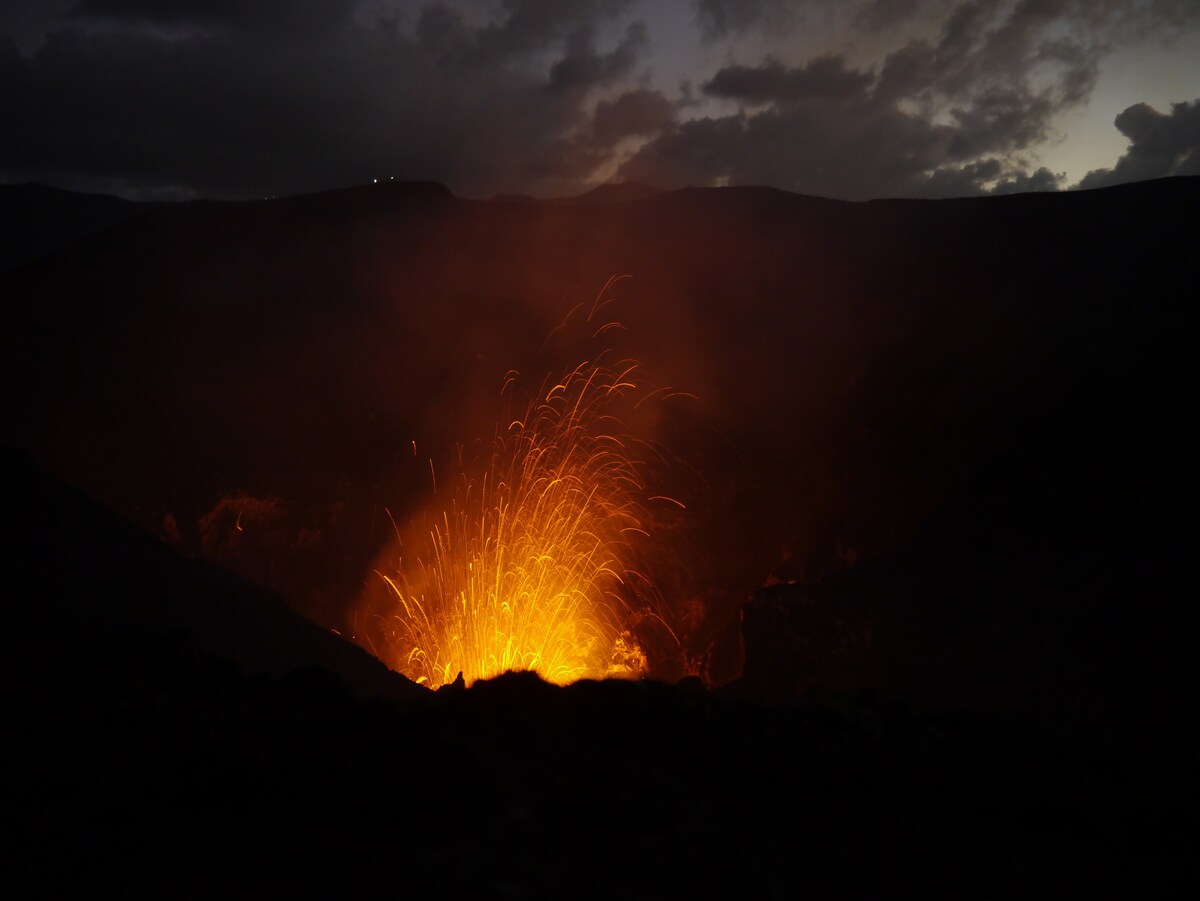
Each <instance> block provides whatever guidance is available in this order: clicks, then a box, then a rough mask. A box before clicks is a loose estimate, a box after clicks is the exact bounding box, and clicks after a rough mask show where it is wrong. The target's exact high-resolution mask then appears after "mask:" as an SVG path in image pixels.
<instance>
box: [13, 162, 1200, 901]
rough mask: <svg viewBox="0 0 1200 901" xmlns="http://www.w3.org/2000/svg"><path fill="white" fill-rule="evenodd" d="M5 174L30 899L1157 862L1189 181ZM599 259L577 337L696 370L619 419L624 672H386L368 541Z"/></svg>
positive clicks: (468, 438)
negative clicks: (169, 200) (665, 500)
mask: <svg viewBox="0 0 1200 901" xmlns="http://www.w3.org/2000/svg"><path fill="white" fill-rule="evenodd" d="M17 191H20V192H21V193H20V195H19V197H17V194H16V193H14V192H17ZM6 194H7V195H8V198H7V199H6V198H5V197H4V195H6ZM13 198H16V199H15V200H14V201H13V202H7V200H8V199H13ZM39 198H43V199H41V200H39ZM0 200H5V201H6V202H3V203H0V214H2V215H3V216H4V217H5V220H6V221H5V223H4V225H5V232H6V233H17V232H23V233H24V234H25V235H26V237H25V239H24V241H23V243H22V245H21V246H20V247H19V248H17V250H14V252H13V253H12V254H11V255H9V256H6V257H5V260H6V264H7V268H6V269H5V270H4V271H3V272H0V317H2V319H0V329H2V330H3V334H4V336H5V340H4V344H3V353H2V358H0V367H2V369H3V376H4V378H3V383H4V385H5V386H6V389H7V390H6V391H5V392H4V394H3V395H2V396H0V405H2V409H3V429H4V431H3V440H4V442H5V450H4V456H3V467H2V468H3V478H4V484H5V497H6V504H5V510H4V516H5V532H6V533H7V534H9V535H12V536H15V537H14V538H13V539H11V540H10V541H9V542H8V543H7V545H6V551H5V568H6V574H7V576H8V578H7V580H6V582H7V584H8V585H9V589H10V590H9V592H8V598H7V607H6V612H7V613H8V622H9V636H10V653H9V654H8V655H6V658H7V659H6V664H5V666H6V671H5V675H6V678H5V684H6V689H7V690H6V704H5V709H4V712H5V729H6V735H7V738H6V744H7V748H8V752H9V754H10V755H11V762H10V766H8V767H7V768H6V772H7V773H8V774H9V775H8V776H7V777H6V796H7V798H8V803H6V805H5V814H4V816H5V819H6V825H7V826H8V827H9V829H8V832H9V833H10V834H19V835H21V836H22V838H21V839H20V840H19V841H17V842H15V843H13V844H10V845H9V846H8V847H7V848H6V851H5V853H6V855H8V856H9V860H8V861H7V864H8V865H7V867H6V872H7V873H8V874H9V876H8V877H7V878H8V879H9V880H10V881H11V884H12V885H13V886H14V887H15V888H17V889H18V890H21V891H23V892H24V893H28V892H32V891H37V890H42V891H50V892H51V893H53V891H54V889H55V888H59V887H62V885H63V883H64V882H67V881H75V880H82V881H86V882H87V883H88V884H91V885H98V884H104V883H113V884H120V883H122V882H123V881H125V882H126V884H127V880H129V879H131V878H137V879H141V878H143V877H147V876H149V875H151V874H152V875H153V876H154V878H155V879H158V878H168V879H179V878H181V877H180V876H179V874H180V873H183V872H195V871H196V870H198V869H199V870H203V871H204V872H207V873H209V874H211V875H213V876H214V877H215V878H217V879H218V880H220V879H227V878H231V877H232V875H233V874H235V873H238V872H240V871H241V870H242V869H244V868H247V867H248V868H250V869H252V870H253V871H254V872H258V873H266V872H271V873H272V874H274V877H273V879H274V881H273V882H272V885H274V886H287V885H303V884H306V873H307V872H308V869H306V868H312V869H313V870H316V869H321V870H324V871H325V874H326V875H329V876H330V877H331V878H337V879H344V880H351V879H352V878H354V879H356V878H362V879H363V880H364V881H368V882H370V883H371V884H373V885H383V884H388V883H387V880H388V879H389V878H390V879H391V880H392V881H393V883H395V884H403V885H405V886H406V887H408V888H409V889H411V890H418V889H431V890H441V891H445V890H447V889H451V890H459V891H475V892H479V891H487V892H489V893H491V894H501V893H508V894H517V895H528V894H539V893H546V892H552V891H559V892H561V891H562V890H563V888H562V887H563V886H572V885H574V886H578V887H580V888H579V891H570V892H569V893H571V894H581V895H587V894H600V893H603V894H606V895H612V894H614V893H616V894H620V893H631V892H635V890H636V891H637V892H641V893H642V894H646V895H647V896H651V897H656V896H659V895H663V896H666V895H677V894H682V893H684V892H703V891H704V890H705V889H706V888H708V887H711V886H712V885H715V884H718V881H719V882H720V883H721V884H725V883H728V884H730V885H731V886H737V887H740V888H741V889H742V890H743V891H749V892H751V893H754V894H767V893H774V894H792V893H795V892H799V891H803V890H805V889H809V890H811V889H817V890H828V889H832V888H840V889H844V890H847V891H855V890H862V891H866V890H877V889H878V888H881V887H884V886H887V887H892V886H896V885H906V886H914V887H915V886H917V885H925V884H931V883H936V884H939V885H944V886H947V887H952V888H957V889H965V888H967V887H970V886H978V885H979V884H980V880H981V879H984V880H985V884H987V885H989V886H996V887H998V888H1000V889H1014V888H1016V887H1018V886H1025V885H1027V884H1028V883H1029V882H1030V881H1032V880H1038V881H1039V882H1045V881H1046V880H1050V881H1053V882H1055V883H1056V884H1062V885H1064V886H1066V885H1070V886H1072V887H1073V888H1076V889H1078V888H1079V887H1080V886H1083V885H1100V884H1104V885H1106V886H1107V885H1111V884H1113V881H1114V880H1122V881H1124V882H1126V883H1128V884H1130V885H1131V886H1136V887H1140V888H1145V886H1146V883H1147V881H1151V880H1154V879H1160V878H1161V879H1162V880H1164V884H1166V882H1167V881H1169V880H1170V879H1172V878H1174V877H1178V876H1181V875H1183V873H1184V868H1185V862H1186V854H1185V853H1184V852H1185V848H1186V843H1187V837H1188V836H1189V835H1190V834H1191V830H1192V829H1194V823H1193V822H1192V820H1193V819H1194V816H1193V814H1192V813H1191V811H1194V809H1195V804H1194V800H1195V788H1196V786H1195V779H1194V775H1191V773H1190V763H1191V762H1192V761H1194V755H1195V752H1196V750H1197V749H1196V746H1195V743H1194V739H1193V738H1191V735H1190V729H1189V728H1188V725H1189V724H1187V723H1185V722H1181V719H1183V718H1182V717H1181V715H1180V711H1181V710H1186V709H1187V697H1188V693H1187V690H1186V689H1185V688H1184V686H1186V685H1187V684H1189V683H1188V679H1187V668H1188V666H1187V661H1188V648H1187V647H1186V644H1187V642H1186V640H1185V637H1184V632H1183V630H1182V628H1181V623H1182V622H1183V621H1184V616H1185V610H1184V608H1183V603H1182V601H1181V600H1179V596H1178V590H1179V589H1178V586H1179V585H1181V584H1186V575H1187V568H1185V562H1186V558H1185V556H1184V551H1183V548H1182V544H1183V543H1182V539H1181V538H1180V537H1179V536H1178V534H1177V532H1176V529H1177V527H1176V526H1175V525H1174V524H1175V522H1177V514H1176V507H1177V505H1178V503H1179V497H1180V492H1181V486H1182V485H1183V484H1184V477H1185V472H1186V471H1187V470H1186V469H1185V465H1186V464H1190V461H1191V459H1192V456H1193V455H1192V453H1191V444H1190V441H1189V439H1188V437H1187V436H1188V435H1189V433H1190V430H1188V429H1187V428H1186V423H1185V417H1184V416H1183V415H1182V413H1183V411H1184V410H1185V409H1186V407H1185V406H1184V403H1185V386H1186V385H1187V384H1188V383H1189V381H1190V380H1189V379H1188V376H1187V371H1188V370H1189V369H1190V366H1189V361H1190V359H1191V356H1192V355H1191V351H1190V347H1189V344H1190V340H1189V339H1190V336H1189V334H1188V331H1187V330H1186V328H1184V327H1183V323H1184V318H1183V317H1184V311H1185V309H1186V305H1187V301H1188V299H1190V297H1191V296H1192V294H1193V293H1194V286H1195V284H1196V282H1197V275H1198V273H1197V263H1196V261H1195V255H1194V253H1193V252H1192V248H1191V246H1190V242H1191V232H1192V229H1191V228H1190V218H1191V215H1192V210H1194V209H1195V208H1196V205H1197V202H1198V201H1200V179H1197V178H1173V179H1165V180H1161V181H1157V182H1145V183H1141V184H1137V185H1127V186H1122V187H1118V188H1109V189H1104V190H1099V191H1088V192H1071V193H1062V194H1037V195H1032V194H1031V195H1013V196H1008V197H996V198H976V199H967V200H951V201H872V202H869V203H844V202H837V201H828V200H822V199H818V198H810V197H803V196H797V195H792V194H788V193H786V192H781V191H776V190H771V189H755V188H721V189H685V190H681V191H673V192H653V191H648V190H646V191H643V190H640V189H639V190H634V191H623V192H605V193H604V194H603V195H601V196H599V197H592V198H587V197H585V198H583V199H581V200H580V202H576V203H549V202H537V201H530V200H528V199H514V198H496V199H494V200H491V201H473V200H464V199H461V198H457V197H454V196H453V195H452V194H451V193H450V192H449V191H447V190H446V189H444V188H442V187H441V186H438V185H431V184H405V183H390V182H389V183H386V184H378V185H368V186H363V187H360V188H353V189H347V190H341V191H333V192H327V193H322V194H315V195H307V196H302V197H293V198H285V199H280V200H270V201H262V202H215V201H196V202H189V203H179V204H155V205H145V206H140V205H124V204H121V203H120V202H116V201H114V202H113V203H107V202H105V201H98V200H97V199H96V198H94V197H83V196H77V195H70V194H68V193H61V192H55V193H53V194H52V195H51V194H48V193H47V194H42V193H39V192H38V191H30V189H28V188H21V189H17V188H11V187H5V188H0ZM18 201H19V202H18ZM30 204H33V206H34V207H38V209H40V210H41V212H40V213H38V214H36V215H35V214H34V213H33V212H31V209H32V208H31V206H30ZM614 273H622V274H627V275H628V276H629V278H626V279H623V280H621V281H620V282H618V283H616V284H614V285H613V286H611V287H612V290H611V291H610V293H609V295H606V297H605V299H606V301H607V300H611V301H612V304H613V306H612V310H613V311H614V316H615V317H618V318H619V323H620V325H621V328H620V329H615V328H614V329H612V330H610V331H608V332H605V333H604V335H603V337H604V339H605V340H606V341H608V342H609V343H610V344H614V345H616V347H615V350H616V352H617V354H619V358H621V359H626V358H628V359H635V360H637V361H639V362H640V364H641V365H643V366H644V367H645V368H646V369H647V370H648V371H652V372H653V373H654V378H655V379H656V384H661V385H663V386H671V388H672V390H673V391H678V392H679V393H680V397H681V398H683V399H682V400H681V401H679V402H676V403H672V404H669V405H657V404H647V405H645V406H642V407H639V408H638V410H637V412H636V415H635V416H630V417H628V421H627V422H625V423H624V424H625V425H627V426H629V427H630V428H631V429H633V430H634V431H635V432H636V434H637V438H638V440H639V441H644V442H645V445H646V446H647V447H654V448H661V449H663V451H662V460H664V461H666V462H667V463H669V465H667V466H665V467H664V472H665V473H666V475H665V476H663V478H664V479H666V481H667V482H668V483H669V484H666V485H665V486H664V487H662V489H661V493H662V495H663V496H666V495H669V496H670V497H671V498H672V499H673V500H677V501H678V504H677V505H676V504H670V505H667V506H668V508H669V509H668V511H667V513H664V514H663V516H662V519H661V521H658V522H656V523H655V524H654V526H655V528H654V532H655V535H656V538H657V542H656V544H655V548H657V549H658V550H656V552H655V554H656V556H655V559H654V560H652V561H650V563H649V564H648V566H646V567H644V569H645V572H646V573H648V574H650V575H652V576H653V579H652V581H653V583H654V588H655V605H656V606H655V607H654V608H653V609H654V610H655V612H656V616H657V617H658V619H655V620H654V623H653V628H651V627H650V626H647V625H645V622H649V619H646V620H645V622H644V623H643V625H642V626H638V627H636V628H633V631H634V632H636V631H637V628H641V629H642V631H641V632H640V633H638V634H637V635H636V638H637V640H638V642H639V643H640V645H641V646H642V647H643V648H644V649H645V651H646V654H647V657H648V659H647V663H646V665H645V671H644V675H645V676H646V677H647V678H644V679H642V680H640V681H627V682H605V681H598V682H596V681H587V680H584V681H581V682H578V683H576V684H573V685H568V686H566V687H557V686H552V685H548V684H546V683H545V682H543V681H542V680H541V679H539V678H538V676H537V675H535V674H533V673H529V672H525V673H513V674H509V675H504V676H499V677H497V678H493V679H487V678H485V679H482V680H481V681H479V682H477V683H476V684H475V685H473V686H472V687H471V688H465V687H462V686H461V683H457V684H456V683H454V681H453V680H452V679H451V678H450V676H451V675H452V674H451V673H450V672H449V671H448V670H447V668H449V669H454V668H455V666H454V663H453V662H452V661H449V662H446V663H445V664H444V665H442V667H441V670H442V672H443V674H444V676H445V678H443V679H440V680H439V681H442V682H445V683H447V684H446V686H445V687H444V688H443V689H442V690H441V691H438V692H436V693H435V692H432V691H429V690H427V689H425V688H422V687H419V686H417V685H415V684H413V683H412V682H410V681H408V680H407V679H406V678H404V676H402V675H400V674H399V673H396V672H390V671H389V670H388V669H386V668H385V667H384V665H383V664H382V663H380V662H379V661H378V660H376V659H375V658H374V657H373V656H371V654H369V653H368V651H371V650H372V646H371V636H372V635H373V634H377V631H373V630H375V626H376V624H375V621H373V620H372V619H371V618H370V617H371V616H374V615H376V614H375V612H374V611H376V610H377V607H375V606H373V604H374V601H375V600H377V599H378V597H379V596H383V597H384V598H386V597H387V594H388V592H389V591H391V587H390V586H389V585H388V583H387V581H386V580H385V579H383V578H382V577H380V576H379V575H378V573H377V570H379V569H380V561H381V560H387V561H392V560H395V559H397V558H399V557H401V556H403V555H405V554H407V551H406V550H405V549H404V547H403V546H402V545H399V544H397V540H398V535H399V532H401V531H403V530H401V529H399V528H398V526H397V523H405V522H419V521H420V520H419V516H420V513H421V511H423V510H428V509H438V508H437V506H436V504H435V505H433V506H432V507H431V503H432V502H433V501H435V500H437V498H436V497H435V496H434V495H435V487H434V484H433V479H432V478H431V474H432V473H434V472H436V473H438V474H441V476H442V481H443V485H444V484H445V481H446V478H447V476H446V473H447V472H451V471H453V464H454V463H456V462H457V461H461V460H464V459H465V460H468V461H469V460H470V459H472V457H473V456H476V457H478V456H482V457H485V458H486V457H487V455H488V453H489V452H490V449H491V448H493V447H494V445H493V444H492V442H493V439H494V437H495V436H496V434H497V429H498V425H497V424H498V423H502V425H503V426H507V425H508V423H507V422H503V420H504V419H505V413H506V412H507V411H506V409H505V408H504V407H503V404H502V403H501V402H498V400H497V394H498V390H497V389H498V387H499V386H500V385H501V384H503V383H504V380H505V377H506V374H507V373H509V372H510V371H516V372H518V373H522V374H526V375H527V376H528V377H531V378H533V379H534V380H535V382H536V380H537V379H540V378H541V377H542V376H543V375H544V374H546V373H561V372H570V371H571V367H572V366H575V365H576V364H577V363H578V362H579V360H581V359H590V358H593V357H594V356H595V351H594V346H593V344H592V342H593V341H594V338H595V334H594V330H592V331H591V332H589V333H588V334H585V335H583V336H582V337H576V336H572V335H571V334H568V333H566V332H563V331H561V330H557V329H558V326H560V325H561V324H562V323H563V321H564V317H566V316H567V315H568V314H569V312H570V311H571V310H572V309H574V308H576V307H578V306H579V305H580V304H583V305H585V306H586V305H588V304H592V303H594V301H595V299H596V295H597V291H599V290H600V289H601V288H602V286H604V285H605V284H606V283H608V282H609V279H610V278H611V276H612V275H613V274H614ZM614 321H616V320H614ZM550 387H551V388H553V385H551V386H550ZM656 490H658V489H656ZM656 496H657V495H656ZM1173 514H1175V515H1173ZM639 567H641V564H640V563H639ZM636 625H637V624H635V626H636ZM631 634H632V633H631ZM375 650H378V649H377V648H376V649H375ZM381 656H384V657H385V659H386V655H381ZM389 662H393V663H394V661H389ZM396 668H397V669H400V667H396ZM458 668H460V669H463V668H465V667H462V666H459V667H458ZM529 668H536V667H533V666H530V667H529ZM1147 824H1150V825H1147ZM61 859H69V860H71V861H72V862H73V863H72V865H71V866H70V867H67V868H65V869H64V868H63V867H62V866H60V865H57V861H59V860H61ZM863 861H869V862H870V866H863V865H862V862H863ZM300 862H303V865H301V863H300ZM134 872H136V873H138V874H140V875H138V876H136V877H131V876H130V875H129V874H130V873H134ZM981 874H983V875H982V876H981Z"/></svg>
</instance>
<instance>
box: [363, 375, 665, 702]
mask: <svg viewBox="0 0 1200 901" xmlns="http://www.w3.org/2000/svg"><path fill="white" fill-rule="evenodd" d="M636 371H637V366H636V364H634V363H630V362H626V363H622V364H620V365H616V366H611V367H610V366H606V365H604V364H603V362H590V363H583V364H580V365H579V366H577V367H576V368H575V369H573V370H571V371H570V372H568V373H567V374H566V375H565V376H564V377H563V378H561V379H559V380H558V381H556V382H554V383H553V384H551V383H547V384H546V385H544V386H543V390H542V391H541V392H540V393H539V396H538V398H537V399H536V400H535V401H534V402H533V403H531V404H530V405H529V408H528V410H527V411H526V413H525V415H524V417H523V418H521V419H518V420H516V421H514V422H512V423H511V425H510V426H509V427H508V429H507V430H505V431H503V432H501V433H500V434H499V435H497V437H496V439H495V441H494V442H493V445H492V448H491V457H490V463H489V464H488V465H486V466H484V467H482V469H483V474H482V475H478V476H475V477H470V476H468V475H467V474H466V473H463V474H462V477H461V481H460V484H459V486H458V490H457V491H455V493H454V499H453V502H452V503H451V505H450V508H449V509H448V510H444V511H442V512H441V513H440V514H439V515H438V517H437V519H436V520H434V522H433V524H432V526H431V527H430V528H429V530H428V531H427V533H426V536H425V545H424V547H423V548H422V552H421V553H420V554H419V555H418V557H417V559H416V560H415V562H413V563H412V564H411V565H410V564H407V563H406V561H404V560H403V559H402V560H401V566H400V570H399V572H397V573H396V574H395V575H394V576H389V575H384V574H381V575H383V577H384V579H386V581H387V583H388V585H389V586H390V588H391V592H392V595H393V600H394V610H393V611H392V613H391V615H390V617H388V618H387V619H386V621H385V628H384V630H383V631H384V633H385V634H386V642H387V647H386V648H376V651H377V653H380V652H382V653H381V656H382V657H383V658H384V661H385V662H386V663H388V664H389V665H390V666H391V667H392V668H393V669H396V670H398V671H400V672H402V673H404V674H405V675H407V676H408V677H409V678H411V679H414V680H415V681H417V682H420V683H423V684H426V685H429V686H431V687H437V686H439V685H444V684H446V683H448V682H451V681H452V680H454V678H455V677H456V676H457V674H458V673H459V672H460V671H461V672H462V673H463V676H464V679H465V680H466V682H467V683H468V684H470V683H471V682H474V681H475V680H477V679H484V678H489V677H491V676H495V675H498V674H500V673H503V672H506V671H508V670H534V671H536V672H537V673H538V674H540V675H541V676H542V677H543V678H545V679H547V680H548V681H551V682H556V683H559V684H563V683H567V682H572V681H575V680H577V679H582V678H605V677H613V676H618V677H636V676H638V675H640V674H642V673H643V672H644V671H645V667H646V657H645V654H644V653H643V651H642V649H641V648H640V647H639V645H638V643H637V641H636V640H635V639H634V637H633V635H632V634H631V631H630V624H631V623H632V622H635V621H636V620H637V617H638V613H637V611H635V609H634V606H633V604H634V603H635V602H636V599H637V598H638V597H645V595H646V593H647V592H648V591H649V590H650V589H649V588H648V581H647V580H645V579H644V578H643V577H642V576H641V575H640V573H639V572H638V570H637V568H636V564H635V558H636V546H637V545H638V544H639V543H643V542H645V541H646V540H648V538H649V535H648V531H647V523H648V519H649V516H648V513H647V508H646V503H648V502H649V501H648V500H647V498H646V496H647V494H648V492H647V489H646V485H645V482H644V480H643V477H642V469H643V464H642V463H641V461H639V460H638V459H637V457H636V455H635V454H633V453H631V448H632V447H636V446H637V445H636V442H633V441H632V440H631V439H629V438H626V437H622V436H621V434H620V432H621V426H620V422H619V421H618V420H617V419H616V418H615V416H614V415H613V413H612V408H613V405H614V404H615V403H616V402H617V401H619V400H621V399H622V398H626V399H628V398H629V397H631V396H632V395H633V394H634V393H635V392H637V391H638V387H637V385H636V384H635V382H634V378H635V374H636ZM507 384H508V383H507V382H506V387H507ZM661 500H665V501H669V500H670V499H668V498H663V499H661ZM673 503H674V502H673Z"/></svg>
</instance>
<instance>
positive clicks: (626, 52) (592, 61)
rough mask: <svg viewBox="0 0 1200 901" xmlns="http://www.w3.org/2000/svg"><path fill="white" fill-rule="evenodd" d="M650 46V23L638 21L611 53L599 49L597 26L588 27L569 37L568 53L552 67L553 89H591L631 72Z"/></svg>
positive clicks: (550, 86) (551, 87)
mask: <svg viewBox="0 0 1200 901" xmlns="http://www.w3.org/2000/svg"><path fill="white" fill-rule="evenodd" d="M645 48H646V26H645V25H643V24H642V23H641V22H634V23H633V24H632V25H630V26H629V28H628V30H627V31H626V33H625V38H624V40H622V41H621V43H619V44H618V45H617V46H616V47H615V48H614V49H613V50H612V52H610V53H604V54H601V53H597V52H596V33H595V29H594V28H591V27H590V26H585V27H583V28H579V29H578V30H576V31H574V32H573V33H572V34H571V35H570V36H568V38H567V46H566V53H565V54H564V55H563V57H562V58H561V59H560V60H558V61H557V62H556V63H555V64H554V65H553V66H551V68H550V81H549V84H548V87H549V89H550V90H551V91H579V90H584V91H587V90H590V89H592V88H594V87H597V86H599V85H603V84H607V83H609V82H612V81H614V80H616V79H618V78H620V77H622V76H624V75H628V74H629V73H630V72H631V71H632V70H633V67H634V65H635V64H636V63H637V60H638V57H639V56H640V55H641V54H642V52H643V51H644V50H645Z"/></svg>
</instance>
